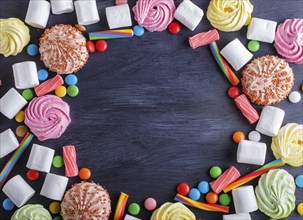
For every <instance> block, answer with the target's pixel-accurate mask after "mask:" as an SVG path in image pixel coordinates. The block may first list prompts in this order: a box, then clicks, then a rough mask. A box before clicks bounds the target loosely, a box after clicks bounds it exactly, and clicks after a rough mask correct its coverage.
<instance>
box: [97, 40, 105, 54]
mask: <svg viewBox="0 0 303 220" xmlns="http://www.w3.org/2000/svg"><path fill="white" fill-rule="evenodd" d="M95 47H96V50H97V51H99V52H104V51H106V49H107V43H106V41H105V40H98V41H97V42H96V45H95Z"/></svg>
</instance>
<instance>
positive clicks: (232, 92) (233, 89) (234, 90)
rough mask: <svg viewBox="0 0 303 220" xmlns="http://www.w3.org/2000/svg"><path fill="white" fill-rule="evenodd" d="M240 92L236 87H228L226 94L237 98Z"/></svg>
mask: <svg viewBox="0 0 303 220" xmlns="http://www.w3.org/2000/svg"><path fill="white" fill-rule="evenodd" d="M240 94H241V91H240V89H239V88H238V87H235V86H233V87H230V89H229V90H228V95H229V97H230V98H233V99H235V98H237V97H238V96H239V95H240Z"/></svg>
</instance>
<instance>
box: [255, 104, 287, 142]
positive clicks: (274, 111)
mask: <svg viewBox="0 0 303 220" xmlns="http://www.w3.org/2000/svg"><path fill="white" fill-rule="evenodd" d="M284 116H285V112H284V111H283V110H282V109H280V108H277V107H272V106H265V107H264V108H263V109H262V112H261V116H260V119H259V121H258V124H257V127H256V130H257V131H259V132H260V133H262V134H265V135H267V136H270V137H273V136H276V135H277V134H278V132H279V130H280V128H281V125H282V122H283V119H284Z"/></svg>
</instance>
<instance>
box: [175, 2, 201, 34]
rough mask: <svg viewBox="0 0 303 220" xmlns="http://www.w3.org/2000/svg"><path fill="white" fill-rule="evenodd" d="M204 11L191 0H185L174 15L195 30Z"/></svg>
mask: <svg viewBox="0 0 303 220" xmlns="http://www.w3.org/2000/svg"><path fill="white" fill-rule="evenodd" d="M203 15H204V13H203V10H202V9H201V8H199V7H198V6H197V5H195V4H194V3H192V2H191V1H189V0H184V1H183V2H182V3H181V4H180V5H179V6H178V8H177V10H176V11H175V15H174V17H175V18H176V19H177V20H178V21H180V22H181V23H182V24H184V25H185V26H186V27H187V28H189V29H190V30H192V31H193V30H195V28H196V27H197V26H198V24H199V23H200V22H201V20H202V17H203Z"/></svg>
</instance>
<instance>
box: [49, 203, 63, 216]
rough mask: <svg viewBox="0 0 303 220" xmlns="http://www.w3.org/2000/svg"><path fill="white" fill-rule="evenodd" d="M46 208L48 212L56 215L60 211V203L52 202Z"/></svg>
mask: <svg viewBox="0 0 303 220" xmlns="http://www.w3.org/2000/svg"><path fill="white" fill-rule="evenodd" d="M48 210H49V211H50V213H52V214H54V215H57V214H59V213H60V211H61V205H60V203H59V202H52V203H51V204H50V205H49V207H48Z"/></svg>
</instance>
